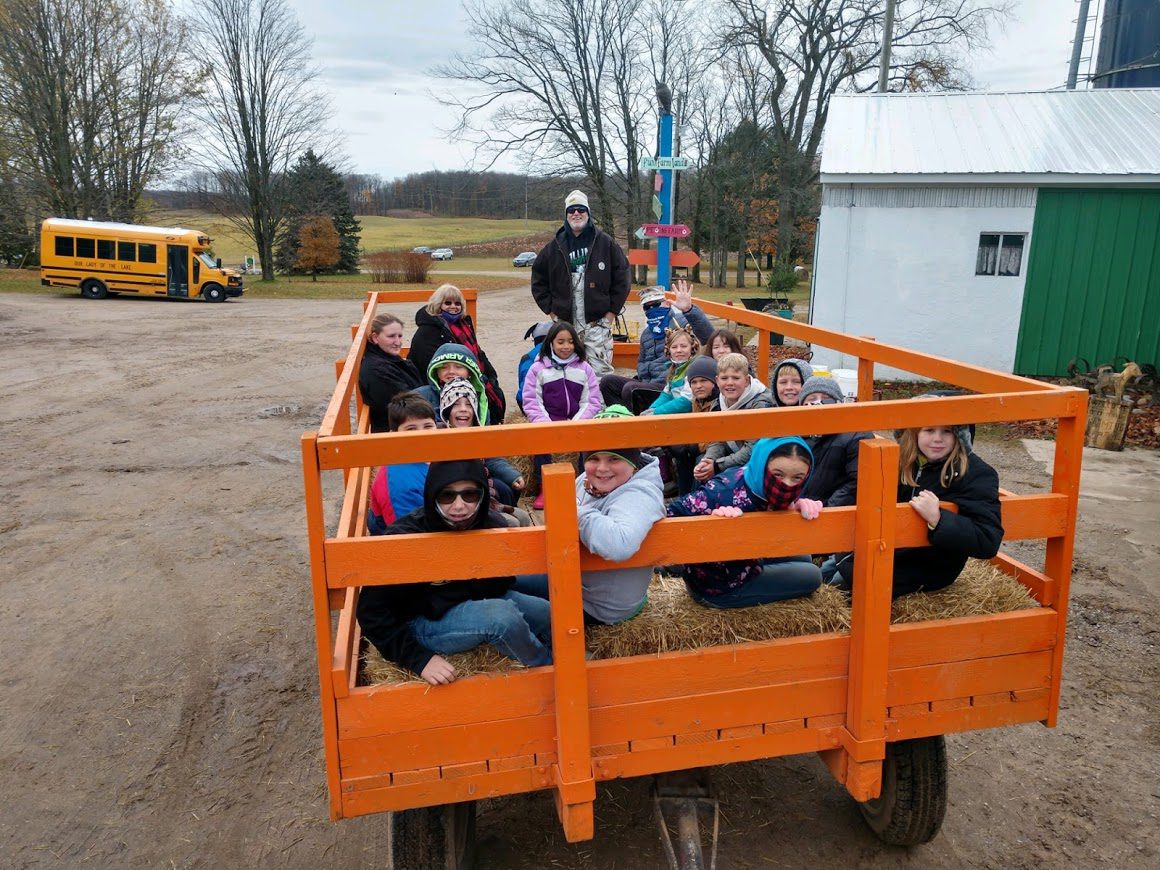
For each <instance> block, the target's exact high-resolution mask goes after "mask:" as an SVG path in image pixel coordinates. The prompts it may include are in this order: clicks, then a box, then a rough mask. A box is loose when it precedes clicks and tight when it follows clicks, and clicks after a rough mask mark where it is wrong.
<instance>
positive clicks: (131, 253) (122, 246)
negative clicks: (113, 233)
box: [117, 242, 137, 263]
mask: <svg viewBox="0 0 1160 870" xmlns="http://www.w3.org/2000/svg"><path fill="white" fill-rule="evenodd" d="M117 259H118V260H126V261H128V262H130V263H135V262H136V261H137V243H136V242H117Z"/></svg>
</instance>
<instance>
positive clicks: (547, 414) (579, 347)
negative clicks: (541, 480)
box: [523, 320, 602, 510]
mask: <svg viewBox="0 0 1160 870" xmlns="http://www.w3.org/2000/svg"><path fill="white" fill-rule="evenodd" d="M523 400H524V402H523V403H524V414H525V415H526V416H527V418H528V421H529V422H532V423H547V422H549V421H553V420H554V421H561V420H590V419H592V418H593V417H595V416H596V415H597V414H599V413H600V408H601V407H602V404H601V399H600V382H599V379H598V378H597V377H596V372H595V371H593V369H592V366H590V365H588V354H587V353H586V352H585V350H584V342H583V341H582V340H581V339H580V336H579V335H578V334H577V332H576V328H575V327H574V326H572V324H571V323H567V322H565V321H563V320H557V321H556V322H555V323H554V324H553V325H552V328H551V329H550V330H548V335H547V336H546V337H545V338H544V342H543V344H541V345H540V354H539V356H538V357H536V361H535V362H534V363H532V367H531V368H530V369H528V374H527V377H526V378H525V379H524V392H523ZM550 459H551V457H550V456H549V455H548V454H538V455H537V456H536V457H535V460H534V461H535V466H536V476H537V477H539V476H540V469H541V468H542V467H543V466H544V465H546V464H547V463H548V462H549V461H550ZM532 507H533V508H535V509H536V510H543V508H544V495H543V493H540V495H538V496H536V500H535V501H534V502H532Z"/></svg>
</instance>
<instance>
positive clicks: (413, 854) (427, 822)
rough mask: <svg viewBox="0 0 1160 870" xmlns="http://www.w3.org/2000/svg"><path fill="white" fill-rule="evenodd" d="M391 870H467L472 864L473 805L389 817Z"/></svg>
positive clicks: (447, 806) (438, 808)
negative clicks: (392, 869)
mask: <svg viewBox="0 0 1160 870" xmlns="http://www.w3.org/2000/svg"><path fill="white" fill-rule="evenodd" d="M390 815H391V823H390V852H391V866H392V867H393V868H394V870H468V868H470V867H471V866H472V865H473V864H474V862H475V801H466V802H464V803H458V804H442V805H440V806H437V807H420V808H419V809H415V810H400V811H398V812H394V813H391V814H390Z"/></svg>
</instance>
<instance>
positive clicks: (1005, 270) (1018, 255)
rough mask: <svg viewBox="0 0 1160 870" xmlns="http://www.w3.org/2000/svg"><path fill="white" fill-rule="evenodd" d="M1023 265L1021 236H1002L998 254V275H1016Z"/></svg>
mask: <svg viewBox="0 0 1160 870" xmlns="http://www.w3.org/2000/svg"><path fill="white" fill-rule="evenodd" d="M1022 263H1023V236H1003V248H1002V250H1001V251H1000V252H999V274H1000V275H1018V274H1019V267H1020V266H1021V265H1022Z"/></svg>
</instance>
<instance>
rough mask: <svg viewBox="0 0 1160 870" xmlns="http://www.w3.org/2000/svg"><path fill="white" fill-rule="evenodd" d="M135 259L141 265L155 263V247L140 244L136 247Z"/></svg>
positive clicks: (143, 243)
mask: <svg viewBox="0 0 1160 870" xmlns="http://www.w3.org/2000/svg"><path fill="white" fill-rule="evenodd" d="M137 259H138V260H140V261H141V262H142V263H156V262H157V246H156V245H153V244H146V243H145V242H140V243H138V245H137Z"/></svg>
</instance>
